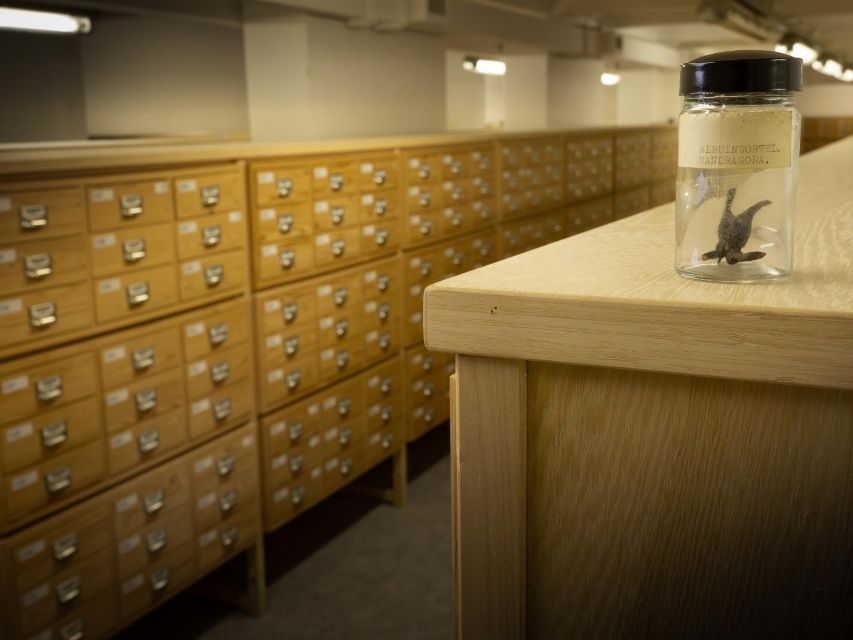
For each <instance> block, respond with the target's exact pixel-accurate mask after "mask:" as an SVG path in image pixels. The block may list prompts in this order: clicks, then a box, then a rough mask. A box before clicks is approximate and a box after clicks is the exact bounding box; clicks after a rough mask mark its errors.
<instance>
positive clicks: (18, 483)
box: [12, 469, 39, 491]
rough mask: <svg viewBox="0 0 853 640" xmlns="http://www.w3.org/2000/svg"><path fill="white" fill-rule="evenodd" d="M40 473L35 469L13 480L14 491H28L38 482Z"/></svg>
mask: <svg viewBox="0 0 853 640" xmlns="http://www.w3.org/2000/svg"><path fill="white" fill-rule="evenodd" d="M38 479H39V472H38V471H36V470H35V469H33V470H32V471H28V472H27V473H22V474H21V475H19V476H15V477H14V478H12V491H20V490H21V489H26V488H27V487H30V486H32V485H34V484H35V483H36V482H38Z"/></svg>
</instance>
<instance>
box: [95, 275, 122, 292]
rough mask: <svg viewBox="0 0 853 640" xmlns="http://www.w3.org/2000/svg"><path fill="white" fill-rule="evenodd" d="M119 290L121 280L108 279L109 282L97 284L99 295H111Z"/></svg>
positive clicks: (104, 281)
mask: <svg viewBox="0 0 853 640" xmlns="http://www.w3.org/2000/svg"><path fill="white" fill-rule="evenodd" d="M119 289H121V278H110V279H109V280H101V281H100V282H99V283H98V293H100V294H101V295H104V294H107V293H113V292H114V291H118V290H119Z"/></svg>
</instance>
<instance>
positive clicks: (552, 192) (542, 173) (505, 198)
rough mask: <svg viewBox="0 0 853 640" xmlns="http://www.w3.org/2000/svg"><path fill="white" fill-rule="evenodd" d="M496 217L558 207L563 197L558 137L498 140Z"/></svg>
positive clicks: (562, 164) (515, 216) (560, 150)
mask: <svg viewBox="0 0 853 640" xmlns="http://www.w3.org/2000/svg"><path fill="white" fill-rule="evenodd" d="M497 147H498V160H499V166H498V171H499V176H500V219H501V220H502V221H505V220H513V219H515V218H520V217H523V216H527V215H531V214H533V213H538V212H540V211H543V210H548V209H553V208H555V207H558V206H560V205H561V204H562V203H563V201H564V197H565V185H564V169H565V167H564V164H565V160H564V150H563V137H562V136H556V135H555V136H547V137H537V138H530V139H523V140H511V141H500V142H498V144H497Z"/></svg>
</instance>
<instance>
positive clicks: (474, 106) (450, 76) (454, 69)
mask: <svg viewBox="0 0 853 640" xmlns="http://www.w3.org/2000/svg"><path fill="white" fill-rule="evenodd" d="M466 55H467V54H466V53H464V52H461V51H453V50H448V51H447V52H446V53H445V68H444V73H445V79H446V80H445V84H446V87H447V95H446V96H445V99H446V102H447V106H446V109H447V128H448V129H449V130H451V131H459V130H466V129H482V128H483V127H484V126H485V124H486V76H484V75H482V74H479V73H472V72H470V71H465V69H463V68H462V60H463V58H464V57H465V56H466Z"/></svg>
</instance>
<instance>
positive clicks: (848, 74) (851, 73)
mask: <svg viewBox="0 0 853 640" xmlns="http://www.w3.org/2000/svg"><path fill="white" fill-rule="evenodd" d="M841 79H842V80H844V82H853V68H851V67H847V68H846V69H845V70H844V73H842V74H841Z"/></svg>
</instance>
